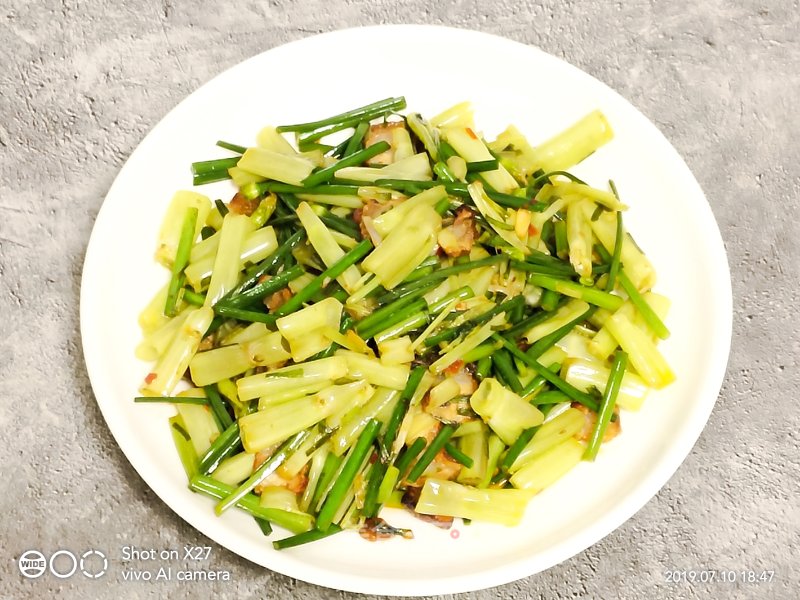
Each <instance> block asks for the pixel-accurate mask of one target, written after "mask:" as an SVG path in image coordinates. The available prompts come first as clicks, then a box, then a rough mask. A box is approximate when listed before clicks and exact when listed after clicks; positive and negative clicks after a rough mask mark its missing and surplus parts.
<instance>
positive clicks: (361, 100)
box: [81, 26, 732, 595]
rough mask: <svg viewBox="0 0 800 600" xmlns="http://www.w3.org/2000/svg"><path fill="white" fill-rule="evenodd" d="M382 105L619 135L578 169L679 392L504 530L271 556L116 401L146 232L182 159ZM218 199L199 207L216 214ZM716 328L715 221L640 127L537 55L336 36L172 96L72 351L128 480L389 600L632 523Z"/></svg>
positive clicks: (152, 236) (722, 283) (504, 47)
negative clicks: (598, 121)
mask: <svg viewBox="0 0 800 600" xmlns="http://www.w3.org/2000/svg"><path fill="white" fill-rule="evenodd" d="M442 48H447V56H449V57H451V58H452V60H448V61H446V63H447V64H446V65H443V64H442V63H441V62H440V61H439V60H438V59H436V57H441V50H442ZM334 57H336V58H337V60H336V61H335V62H334V61H332V60H331V59H332V58H334ZM338 59H340V60H338ZM397 95H405V96H406V98H407V99H408V106H409V108H410V110H413V111H419V112H421V113H422V114H424V115H429V116H430V115H432V114H435V113H436V112H439V111H440V110H442V109H444V108H446V107H448V106H450V105H452V104H454V103H456V102H459V101H462V100H471V101H472V102H473V104H474V107H475V115H476V123H477V124H478V126H479V127H480V129H481V130H482V131H484V132H485V134H486V135H487V137H489V138H492V137H493V136H494V135H495V134H497V133H498V132H500V131H501V130H502V129H504V128H505V127H506V126H507V125H508V124H509V123H513V124H515V125H516V126H517V127H518V128H519V129H520V130H521V131H522V132H523V133H525V134H526V135H527V137H528V139H529V140H531V142H532V143H534V144H535V143H537V142H539V141H540V140H543V139H546V138H548V137H549V136H550V135H552V134H554V133H556V132H558V131H559V130H561V129H562V128H564V127H565V126H567V125H569V124H571V123H572V122H573V121H575V120H576V119H578V118H580V117H581V116H583V115H584V114H585V113H587V112H589V111H591V110H593V109H595V108H600V109H601V110H602V111H603V112H604V113H605V114H606V115H607V116H608V119H609V121H610V122H611V124H612V127H613V128H614V130H615V132H616V137H615V139H614V140H613V141H612V142H611V143H610V144H608V145H607V146H605V147H604V148H602V149H601V150H600V151H599V152H597V153H596V154H595V155H593V156H592V157H590V158H589V159H587V160H586V161H584V163H582V164H581V165H580V166H579V167H577V168H576V169H574V171H575V173H576V174H577V175H578V176H580V177H582V178H584V179H586V180H588V181H589V182H590V183H593V184H594V185H596V186H599V187H604V186H605V185H606V181H607V180H608V179H609V178H611V179H614V181H615V182H616V184H617V187H618V189H619V191H620V194H621V195H622V198H623V200H624V201H625V202H626V203H627V204H629V205H630V207H631V208H630V210H629V211H628V213H626V225H627V227H628V229H629V231H631V232H632V233H633V234H634V236H635V237H636V240H637V241H638V243H639V245H640V246H642V248H643V249H644V250H645V252H647V254H648V256H649V257H650V259H651V260H652V262H653V264H654V265H655V266H656V269H657V271H658V276H659V282H658V285H657V286H656V289H657V291H659V292H661V293H664V294H666V295H668V296H669V297H670V298H671V300H672V302H673V305H672V309H671V311H670V314H669V317H668V319H667V325H668V326H669V327H670V329H671V331H672V336H671V337H670V338H669V340H667V341H666V342H664V343H663V344H662V346H661V348H662V349H663V353H664V354H665V355H666V357H667V359H668V360H669V362H670V363H671V365H672V367H673V369H674V371H675V372H676V374H677V375H678V381H677V382H676V383H675V384H673V385H671V386H669V387H668V388H667V389H665V390H662V391H659V392H654V393H652V394H651V395H650V397H649V398H648V399H647V401H646V403H645V405H644V407H643V408H642V409H641V410H640V411H639V412H638V413H636V414H624V415H623V425H624V434H623V435H622V436H620V437H619V438H617V439H616V440H615V441H614V442H613V443H611V444H609V445H607V446H604V447H603V450H602V452H601V453H600V456H599V457H598V459H597V461H596V462H595V463H594V464H581V465H579V466H578V467H577V468H576V469H574V470H573V471H572V472H571V473H569V474H568V475H567V476H566V477H565V478H563V479H562V480H561V481H559V482H558V483H557V484H556V485H554V486H552V487H551V488H550V489H548V490H546V491H545V492H543V493H541V494H539V495H538V496H536V497H535V498H534V499H533V500H532V501H531V503H530V506H529V507H528V511H527V516H526V519H525V521H524V523H523V524H522V525H520V526H519V527H515V528H506V527H502V526H493V525H483V524H477V523H475V524H472V525H471V526H469V527H462V526H460V525H458V526H456V531H450V532H448V531H443V530H440V529H436V528H435V527H433V526H431V525H428V524H424V523H422V522H420V521H416V520H415V519H414V518H413V517H411V516H409V515H405V514H403V513H401V512H399V511H398V512H397V514H396V515H395V514H392V515H391V519H390V520H391V522H393V523H394V524H399V525H401V526H411V527H413V529H414V533H415V535H416V537H415V539H414V540H402V539H397V540H391V541H386V542H380V543H369V542H367V541H364V540H362V539H361V538H360V537H359V536H358V535H357V534H355V533H345V534H340V535H338V536H334V537H332V538H329V539H327V540H324V541H322V542H319V543H315V544H310V545H307V546H302V547H298V548H295V549H291V550H287V551H282V552H276V551H274V550H273V549H272V547H271V544H270V543H269V542H268V541H267V540H265V538H264V537H263V536H262V534H261V532H260V531H259V530H258V528H257V527H256V526H255V525H254V523H253V521H252V519H250V518H249V517H247V516H246V515H243V514H239V513H236V511H230V512H229V513H226V514H225V515H224V516H223V517H221V518H220V517H216V516H215V515H214V513H213V510H212V501H210V500H209V499H207V498H204V497H202V496H200V495H196V494H193V493H191V492H190V491H188V490H187V487H186V479H185V476H184V474H183V471H182V469H181V466H180V463H179V461H178V457H177V455H176V452H175V450H174V447H173V444H172V440H171V437H170V434H169V430H168V425H167V418H168V417H169V416H170V415H171V414H173V410H174V409H172V408H171V407H169V406H163V405H158V406H156V405H147V406H143V405H135V404H134V403H133V402H132V398H133V396H135V395H136V394H137V387H138V386H139V384H140V382H141V380H142V377H143V376H144V375H145V374H146V373H147V372H148V365H146V364H144V363H142V362H140V361H138V360H137V359H136V358H135V357H134V348H135V347H136V345H137V343H138V341H139V337H140V334H139V328H138V325H137V316H138V313H139V311H140V310H141V309H142V308H143V307H144V306H145V304H146V303H147V301H148V300H149V298H150V297H151V295H152V294H153V293H154V292H155V291H156V290H157V289H158V287H159V286H160V285H162V284H163V283H164V282H165V281H166V278H167V274H166V273H165V270H164V269H162V268H160V267H159V266H157V265H156V264H155V262H154V260H153V253H154V250H155V241H156V235H157V232H158V228H159V225H160V222H161V218H162V215H163V214H164V211H165V208H166V204H167V202H168V201H169V200H170V198H171V197H172V194H173V192H174V191H175V190H178V189H185V188H187V187H188V186H190V183H191V179H190V175H189V163H190V162H192V161H196V160H203V159H208V158H213V157H217V156H224V155H226V153H225V152H224V151H222V150H220V149H218V148H215V146H214V143H215V142H216V140H218V139H225V140H230V141H233V142H235V143H240V144H252V143H253V142H254V136H255V133H256V132H257V131H258V130H259V129H260V128H261V127H263V126H264V125H267V124H273V125H277V124H280V123H290V122H297V121H307V120H310V119H314V118H319V117H324V116H328V115H329V114H334V113H338V112H340V111H343V110H347V109H349V108H352V107H355V106H360V105H363V104H367V103H368V102H371V101H373V100H376V99H378V98H384V97H387V96H397ZM228 185H229V184H227V183H225V184H215V185H214V186H205V187H203V188H200V191H203V192H204V193H208V194H209V195H210V196H211V197H212V198H215V197H221V198H224V199H227V198H229V197H230V194H231V193H232V188H231V187H227V186H228ZM112 290H113V291H114V292H115V293H114V294H113V296H112V294H111V291H112ZM122 290H124V293H119V292H120V291H122ZM731 314H732V307H731V291H730V275H729V272H728V265H727V260H726V257H725V251H724V248H723V245H722V240H721V237H720V234H719V230H718V228H717V225H716V223H715V221H714V218H713V216H712V214H711V210H710V209H709V206H708V204H707V202H706V200H705V198H704V196H703V193H702V191H701V190H700V187H699V186H698V184H697V182H696V181H695V179H694V178H693V177H692V175H691V173H690V172H689V170H688V168H687V167H686V165H685V164H684V162H683V161H682V160H681V158H680V157H679V156H678V154H677V152H676V151H675V150H674V149H673V148H672V146H671V145H670V144H669V142H667V140H666V139H665V138H664V137H663V136H662V135H661V133H659V131H658V130H657V129H656V127H655V126H654V125H653V124H652V123H650V122H649V121H648V120H647V119H646V118H645V117H644V116H643V115H642V114H640V113H639V112H638V111H637V110H636V109H635V108H633V107H632V106H631V105H630V104H629V103H628V102H627V101H625V100H624V99H623V98H622V97H620V96H619V95H617V94H616V93H615V92H613V91H612V90H611V89H609V88H608V87H606V86H605V85H603V84H602V83H600V82H598V81H597V80H595V79H593V78H592V77H590V76H589V75H587V74H585V73H583V72H581V71H579V70H578V69H576V68H574V67H572V66H570V65H568V64H567V63H565V62H563V61H561V60H559V59H556V58H554V57H552V56H550V55H548V54H545V53H543V52H541V51H539V50H537V49H535V48H532V47H529V46H525V45H523V44H519V43H516V42H512V41H509V40H506V39H502V38H499V37H494V36H491V35H487V34H483V33H476V32H471V31H463V30H456V29H448V28H442V27H426V26H388V27H370V28H361V29H350V30H345V31H338V32H334V33H329V34H325V35H319V36H316V37H312V38H308V39H304V40H301V41H298V42H294V43H291V44H287V45H285V46H281V47H279V48H275V49H273V50H270V51H268V52H265V53H263V54H260V55H259V56H256V57H254V58H251V59H249V60H247V61H245V62H243V63H241V64H240V65H238V66H236V67H234V68H232V69H230V70H228V71H226V72H225V73H223V74H222V75H219V76H218V77H216V78H215V79H214V80H212V81H211V82H209V83H207V84H206V85H204V86H203V87H202V88H200V89H199V90H197V91H196V92H194V93H193V94H192V95H191V96H189V97H188V98H186V99H185V100H184V101H183V102H181V104H179V105H178V106H177V107H176V108H175V109H174V110H173V111H172V112H170V113H169V114H168V115H167V116H166V117H165V118H164V119H163V120H162V121H161V122H160V123H159V124H158V125H157V126H156V127H155V128H154V129H153V130H152V131H151V132H150V134H149V135H148V136H147V137H146V138H145V139H144V141H142V143H141V144H140V145H139V147H138V148H137V149H136V151H135V152H134V153H133V154H132V155H131V157H130V159H129V160H128V162H127V163H126V164H125V166H124V168H123V169H122V171H121V172H120V174H119V176H118V177H117V179H116V181H115V182H114V185H113V186H112V187H111V190H110V191H109V193H108V196H107V197H106V200H105V202H104V204H103V207H102V210H101V211H100V213H99V215H98V217H97V222H96V224H95V227H94V231H93V232H92V237H91V241H90V243H89V248H88V251H87V255H86V262H85V265H84V272H83V284H82V289H81V331H82V334H83V347H84V354H85V357H86V364H87V367H88V371H89V375H90V377H91V381H92V385H93V387H94V391H95V394H96V396H97V402H98V404H99V405H100V408H101V410H102V412H103V415H104V416H105V419H106V421H107V422H108V426H109V428H110V429H111V431H112V433H113V434H114V437H115V438H116V440H117V442H118V443H119V445H120V447H121V448H122V450H123V452H125V454H126V456H127V457H128V459H129V460H130V462H131V464H132V465H133V466H134V468H135V469H136V470H137V471H138V472H139V474H140V475H141V476H142V478H143V479H144V480H145V481H146V482H147V484H148V485H149V486H150V487H151V488H152V489H153V490H154V491H155V493H156V494H158V496H159V497H160V498H161V499H162V500H164V502H166V503H167V504H168V505H169V506H170V507H171V508H172V509H173V510H174V511H175V512H176V513H178V514H179V515H180V516H181V517H182V518H184V519H185V520H186V521H188V522H189V523H190V524H191V525H192V526H194V527H196V528H197V529H199V530H200V531H201V532H203V533H204V534H205V535H207V536H209V537H210V538H212V539H213V540H215V541H216V542H218V543H219V544H221V545H222V546H225V547H226V548H229V549H230V550H231V551H233V552H236V553H237V554H239V555H241V556H243V557H245V558H247V559H249V560H251V561H253V562H255V563H258V564H259V565H263V566H264V567H268V568H269V569H272V570H275V571H278V572H280V573H284V574H286V575H289V576H292V577H296V578H298V579H302V580H305V581H308V582H312V583H316V584H319V585H323V586H327V587H331V588H336V589H341V590H349V591H356V592H365V593H374V594H393V595H394V594H396V595H400V594H402V595H422V594H444V593H455V592H464V591H468V590H476V589H480V588H486V587H490V586H495V585H499V584H502V583H506V582H509V581H513V580H515V579H519V578H521V577H525V576H528V575H531V574H533V573H536V572H538V571H541V570H543V569H547V568H548V567H551V566H553V565H555V564H557V563H559V562H561V561H563V560H565V559H567V558H569V557H570V556H572V555H574V554H576V553H577V552H580V551H581V550H583V549H585V548H587V547H588V546H590V545H591V544H593V543H595V542H597V541H598V540H600V539H601V538H602V537H603V536H605V535H607V534H608V533H609V532H611V531H612V530H613V529H615V528H616V527H618V526H619V525H620V524H622V523H623V522H624V521H625V520H626V519H628V518H629V517H630V516H631V515H633V514H634V513H635V512H636V511H637V510H639V508H641V507H642V506H643V505H644V504H645V502H647V501H648V500H649V499H650V498H651V497H652V496H653V495H654V494H655V493H656V492H657V491H658V490H659V489H660V488H661V486H663V485H664V484H665V483H666V481H667V480H668V479H669V477H670V476H671V475H672V474H673V473H674V472H675V470H676V469H677V468H678V466H679V465H680V463H681V462H682V461H683V459H684V458H685V457H686V455H687V454H688V453H689V450H690V449H691V448H692V446H693V444H694V442H695V441H696V440H697V437H698V436H699V435H700V432H701V430H702V428H703V426H704V424H705V423H706V420H707V419H708V416H709V414H710V412H711V409H712V407H713V406H714V402H715V400H716V397H717V393H718V391H719V389H720V385H721V382H722V378H723V374H724V371H725V365H726V362H727V357H728V351H729V346H730V336H731ZM587 490H591V493H587Z"/></svg>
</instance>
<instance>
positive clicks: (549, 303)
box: [539, 289, 561, 312]
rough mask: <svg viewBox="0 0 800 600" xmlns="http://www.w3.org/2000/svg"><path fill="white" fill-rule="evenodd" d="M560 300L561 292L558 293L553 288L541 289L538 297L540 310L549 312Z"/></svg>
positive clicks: (554, 308)
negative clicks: (540, 294)
mask: <svg viewBox="0 0 800 600" xmlns="http://www.w3.org/2000/svg"><path fill="white" fill-rule="evenodd" d="M560 300H561V294H559V293H558V292H554V291H553V290H547V289H545V290H542V297H541V298H540V299H539V306H541V307H542V310H546V311H547V312H551V311H554V310H556V308H557V307H558V303H559V302H560Z"/></svg>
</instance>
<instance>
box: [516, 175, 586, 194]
mask: <svg viewBox="0 0 800 600" xmlns="http://www.w3.org/2000/svg"><path fill="white" fill-rule="evenodd" d="M557 175H561V176H563V177H566V178H567V179H569V180H570V181H574V182H575V183H582V184H583V185H588V184H587V183H586V182H585V181H583V180H582V179H578V178H577V177H575V175H573V174H572V173H569V172H567V171H550V172H549V173H544V174H543V175H539V176H537V177H535V178H534V179H532V180H531V181H530V182H529V183H528V188H527V189H528V190H531V191H533V190H537V189H538V188H540V187H542V185H544V184H545V183H549V182H550V178H551V177H555V176H557Z"/></svg>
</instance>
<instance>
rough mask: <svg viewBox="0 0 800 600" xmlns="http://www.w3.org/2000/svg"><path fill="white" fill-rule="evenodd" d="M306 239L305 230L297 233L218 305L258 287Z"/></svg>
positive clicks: (220, 300)
mask: <svg viewBox="0 0 800 600" xmlns="http://www.w3.org/2000/svg"><path fill="white" fill-rule="evenodd" d="M305 238H306V232H305V230H304V229H301V230H299V231H296V232H295V233H293V234H292V235H291V237H289V238H288V239H287V240H286V241H285V242H283V244H281V246H280V247H279V248H278V249H277V250H276V251H275V252H273V253H272V254H271V255H270V256H268V257H267V258H265V259H264V260H263V261H262V262H261V263H259V264H258V265H257V266H256V268H255V269H254V270H253V271H252V272H249V273H248V275H247V277H245V279H244V281H242V282H241V283H240V284H239V285H237V286H236V287H235V288H233V289H232V290H231V291H230V292H228V293H227V294H226V295H225V296H223V297H222V298H220V299H219V302H217V304H219V303H222V304H225V303H227V302H228V301H229V300H230V299H231V298H234V297H236V296H238V295H239V294H241V293H243V292H244V291H245V290H248V289H250V288H251V287H253V286H254V285H256V284H257V283H258V282H259V280H260V279H261V278H262V277H264V275H266V274H268V273H269V272H270V271H272V270H273V269H276V268H278V267H280V266H281V265H282V264H283V262H284V261H285V260H286V258H287V257H288V256H291V254H292V250H294V249H295V248H296V247H297V246H299V245H300V244H301V243H302V242H303V240H305Z"/></svg>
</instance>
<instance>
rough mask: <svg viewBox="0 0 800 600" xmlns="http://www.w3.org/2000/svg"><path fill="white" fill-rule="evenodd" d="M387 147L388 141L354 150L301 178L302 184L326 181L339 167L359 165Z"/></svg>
mask: <svg viewBox="0 0 800 600" xmlns="http://www.w3.org/2000/svg"><path fill="white" fill-rule="evenodd" d="M389 148H391V146H390V145H389V143H388V142H378V143H377V144H373V145H372V146H370V147H368V148H364V149H363V150H359V151H358V152H354V153H353V154H351V155H350V156H348V157H346V158H343V159H342V160H340V161H338V162H337V163H335V164H332V165H331V166H330V167H325V168H324V169H320V170H319V171H315V172H314V173H312V174H311V175H309V176H308V177H306V178H305V179H304V180H303V185H304V186H308V187H314V186H317V185H319V184H321V183H325V182H326V181H329V180H331V179H333V177H334V175H336V171H338V170H339V169H343V168H345V167H353V166H356V165H360V164H361V163H363V162H364V161H367V160H369V159H370V158H372V157H374V156H378V154H381V153H382V152H386V151H387V150H388V149H389Z"/></svg>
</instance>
